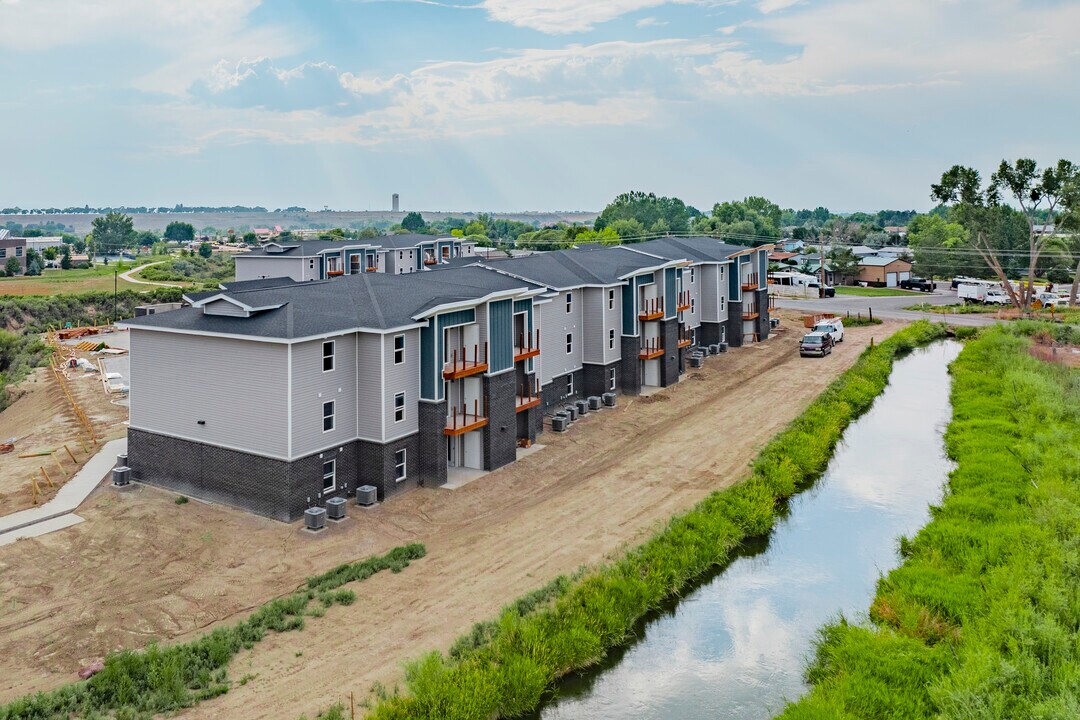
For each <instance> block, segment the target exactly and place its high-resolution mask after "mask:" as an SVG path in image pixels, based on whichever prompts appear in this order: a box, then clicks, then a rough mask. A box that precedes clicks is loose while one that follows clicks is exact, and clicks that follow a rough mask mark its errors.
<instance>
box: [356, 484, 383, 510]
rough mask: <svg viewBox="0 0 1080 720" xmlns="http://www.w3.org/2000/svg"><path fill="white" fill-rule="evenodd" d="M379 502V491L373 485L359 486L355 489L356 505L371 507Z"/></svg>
mask: <svg viewBox="0 0 1080 720" xmlns="http://www.w3.org/2000/svg"><path fill="white" fill-rule="evenodd" d="M378 501H379V489H378V488H377V487H375V486H374V485H361V486H360V487H358V488H356V504H357V505H363V506H364V507H371V506H372V505H374V504H375V503H376V502H378Z"/></svg>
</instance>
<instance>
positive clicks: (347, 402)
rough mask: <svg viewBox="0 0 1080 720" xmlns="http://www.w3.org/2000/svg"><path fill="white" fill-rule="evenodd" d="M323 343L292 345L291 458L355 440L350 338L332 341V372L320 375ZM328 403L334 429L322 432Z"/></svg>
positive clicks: (352, 340)
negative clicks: (330, 405) (331, 403)
mask: <svg viewBox="0 0 1080 720" xmlns="http://www.w3.org/2000/svg"><path fill="white" fill-rule="evenodd" d="M323 342H324V341H322V340H312V341H309V342H302V343H296V344H294V345H293V346H292V413H293V417H292V456H293V457H294V458H296V457H303V456H305V455H310V454H311V453H315V452H321V451H323V450H326V449H327V448H329V447H334V446H335V445H336V446H341V445H344V444H345V443H347V442H349V441H350V440H353V439H355V438H356V412H355V411H354V409H353V408H354V406H355V402H356V391H357V387H356V378H357V372H356V356H355V348H356V344H355V340H354V336H353V335H351V334H350V335H339V336H338V337H336V338H334V372H323V364H322V363H323ZM261 381H262V377H261V376H260V377H259V382H261ZM252 384H254V383H252ZM328 402H333V403H334V428H333V430H330V431H324V430H323V404H324V403H328Z"/></svg>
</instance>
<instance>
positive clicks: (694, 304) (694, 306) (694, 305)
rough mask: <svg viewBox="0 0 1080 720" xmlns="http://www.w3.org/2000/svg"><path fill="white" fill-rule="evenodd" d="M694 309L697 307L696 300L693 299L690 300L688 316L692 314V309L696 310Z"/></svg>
mask: <svg viewBox="0 0 1080 720" xmlns="http://www.w3.org/2000/svg"><path fill="white" fill-rule="evenodd" d="M696 307H697V300H696V299H695V298H690V314H691V315H693V314H694V308H696Z"/></svg>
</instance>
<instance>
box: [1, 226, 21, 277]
mask: <svg viewBox="0 0 1080 720" xmlns="http://www.w3.org/2000/svg"><path fill="white" fill-rule="evenodd" d="M11 258H15V260H17V261H18V263H19V274H20V275H21V274H22V273H24V272H26V238H21V237H12V236H10V235H6V236H5V237H2V238H0V271H3V270H6V269H7V264H8V262H9V261H10V260H11Z"/></svg>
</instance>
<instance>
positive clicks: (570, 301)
mask: <svg viewBox="0 0 1080 720" xmlns="http://www.w3.org/2000/svg"><path fill="white" fill-rule="evenodd" d="M573 308H574V293H566V312H570V311H571V310H573ZM567 352H569V350H568V351H567Z"/></svg>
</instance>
